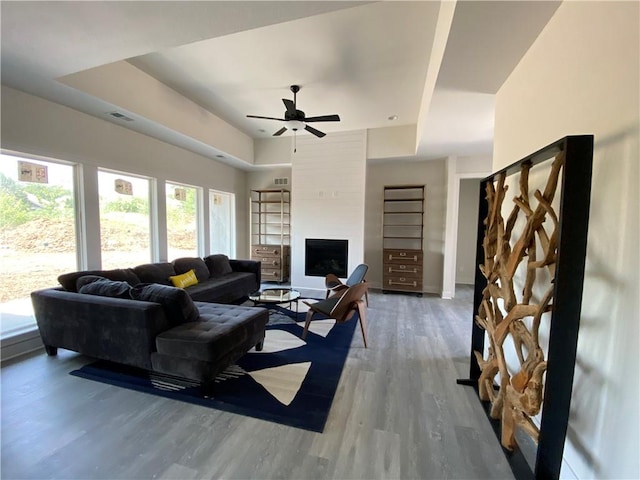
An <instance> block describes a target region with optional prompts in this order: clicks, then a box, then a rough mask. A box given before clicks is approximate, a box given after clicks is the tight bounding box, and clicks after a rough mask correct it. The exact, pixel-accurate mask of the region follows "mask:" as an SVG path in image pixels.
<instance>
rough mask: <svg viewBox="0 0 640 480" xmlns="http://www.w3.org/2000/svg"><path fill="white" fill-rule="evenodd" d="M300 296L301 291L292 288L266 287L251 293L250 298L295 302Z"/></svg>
mask: <svg viewBox="0 0 640 480" xmlns="http://www.w3.org/2000/svg"><path fill="white" fill-rule="evenodd" d="M298 298H300V292H299V291H297V290H292V289H291V288H265V289H264V290H262V291H260V292H255V293H252V294H251V295H249V300H251V301H253V302H261V303H286V302H294V301H296V300H297V299H298Z"/></svg>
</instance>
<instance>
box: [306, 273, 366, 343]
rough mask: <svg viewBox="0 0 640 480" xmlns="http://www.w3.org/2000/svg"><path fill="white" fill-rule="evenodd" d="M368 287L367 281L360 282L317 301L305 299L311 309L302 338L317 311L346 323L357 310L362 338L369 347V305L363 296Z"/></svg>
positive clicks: (338, 321)
mask: <svg viewBox="0 0 640 480" xmlns="http://www.w3.org/2000/svg"><path fill="white" fill-rule="evenodd" d="M368 288H369V284H368V283H367V282H360V283H357V284H356V285H354V286H352V287H347V289H346V290H345V291H344V293H342V295H334V296H332V297H329V298H327V299H326V300H321V301H319V302H317V303H307V302H304V300H303V302H304V303H306V304H307V305H308V306H309V311H308V312H307V317H306V320H305V323H304V331H303V332H302V339H303V340H304V339H306V338H307V332H308V331H309V324H310V323H311V319H312V318H313V316H314V315H315V314H316V313H321V314H323V315H326V316H328V317H329V318H333V319H334V320H335V321H336V322H337V323H344V322H347V321H349V320H351V319H352V318H353V315H354V314H355V313H356V312H357V313H358V317H359V318H360V330H362V339H363V340H364V346H365V348H367V307H366V305H365V302H364V300H362V297H363V296H364V295H366V294H367V289H368Z"/></svg>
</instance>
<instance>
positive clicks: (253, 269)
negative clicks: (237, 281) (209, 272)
mask: <svg viewBox="0 0 640 480" xmlns="http://www.w3.org/2000/svg"><path fill="white" fill-rule="evenodd" d="M229 264H230V265H231V270H233V271H234V272H248V273H253V274H254V275H255V276H256V283H257V284H258V289H259V288H260V284H261V283H262V270H261V269H262V262H258V261H256V260H229Z"/></svg>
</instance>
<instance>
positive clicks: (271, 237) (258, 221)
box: [249, 189, 291, 283]
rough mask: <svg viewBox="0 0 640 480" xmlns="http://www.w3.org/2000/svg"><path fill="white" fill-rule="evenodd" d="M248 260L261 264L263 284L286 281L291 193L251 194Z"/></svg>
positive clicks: (266, 191)
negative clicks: (249, 252) (249, 257)
mask: <svg viewBox="0 0 640 480" xmlns="http://www.w3.org/2000/svg"><path fill="white" fill-rule="evenodd" d="M249 205H250V209H251V210H250V218H251V222H250V227H251V229H250V230H251V231H250V239H251V259H252V260H257V261H260V262H262V281H264V282H278V283H282V282H285V281H287V280H289V271H290V257H291V254H290V244H291V192H290V191H289V190H286V189H270V190H251V198H250V200H249Z"/></svg>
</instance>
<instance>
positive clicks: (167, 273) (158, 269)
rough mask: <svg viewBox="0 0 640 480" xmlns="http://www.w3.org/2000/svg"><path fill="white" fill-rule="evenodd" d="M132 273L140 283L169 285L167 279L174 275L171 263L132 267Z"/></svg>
mask: <svg viewBox="0 0 640 480" xmlns="http://www.w3.org/2000/svg"><path fill="white" fill-rule="evenodd" d="M133 271H134V272H135V274H136V275H137V276H138V278H139V279H140V282H141V283H160V284H162V285H169V286H170V285H171V281H170V280H169V277H171V276H172V275H175V274H176V271H175V269H174V268H173V264H172V263H166V262H165V263H145V264H143V265H138V266H137V267H134V269H133Z"/></svg>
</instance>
